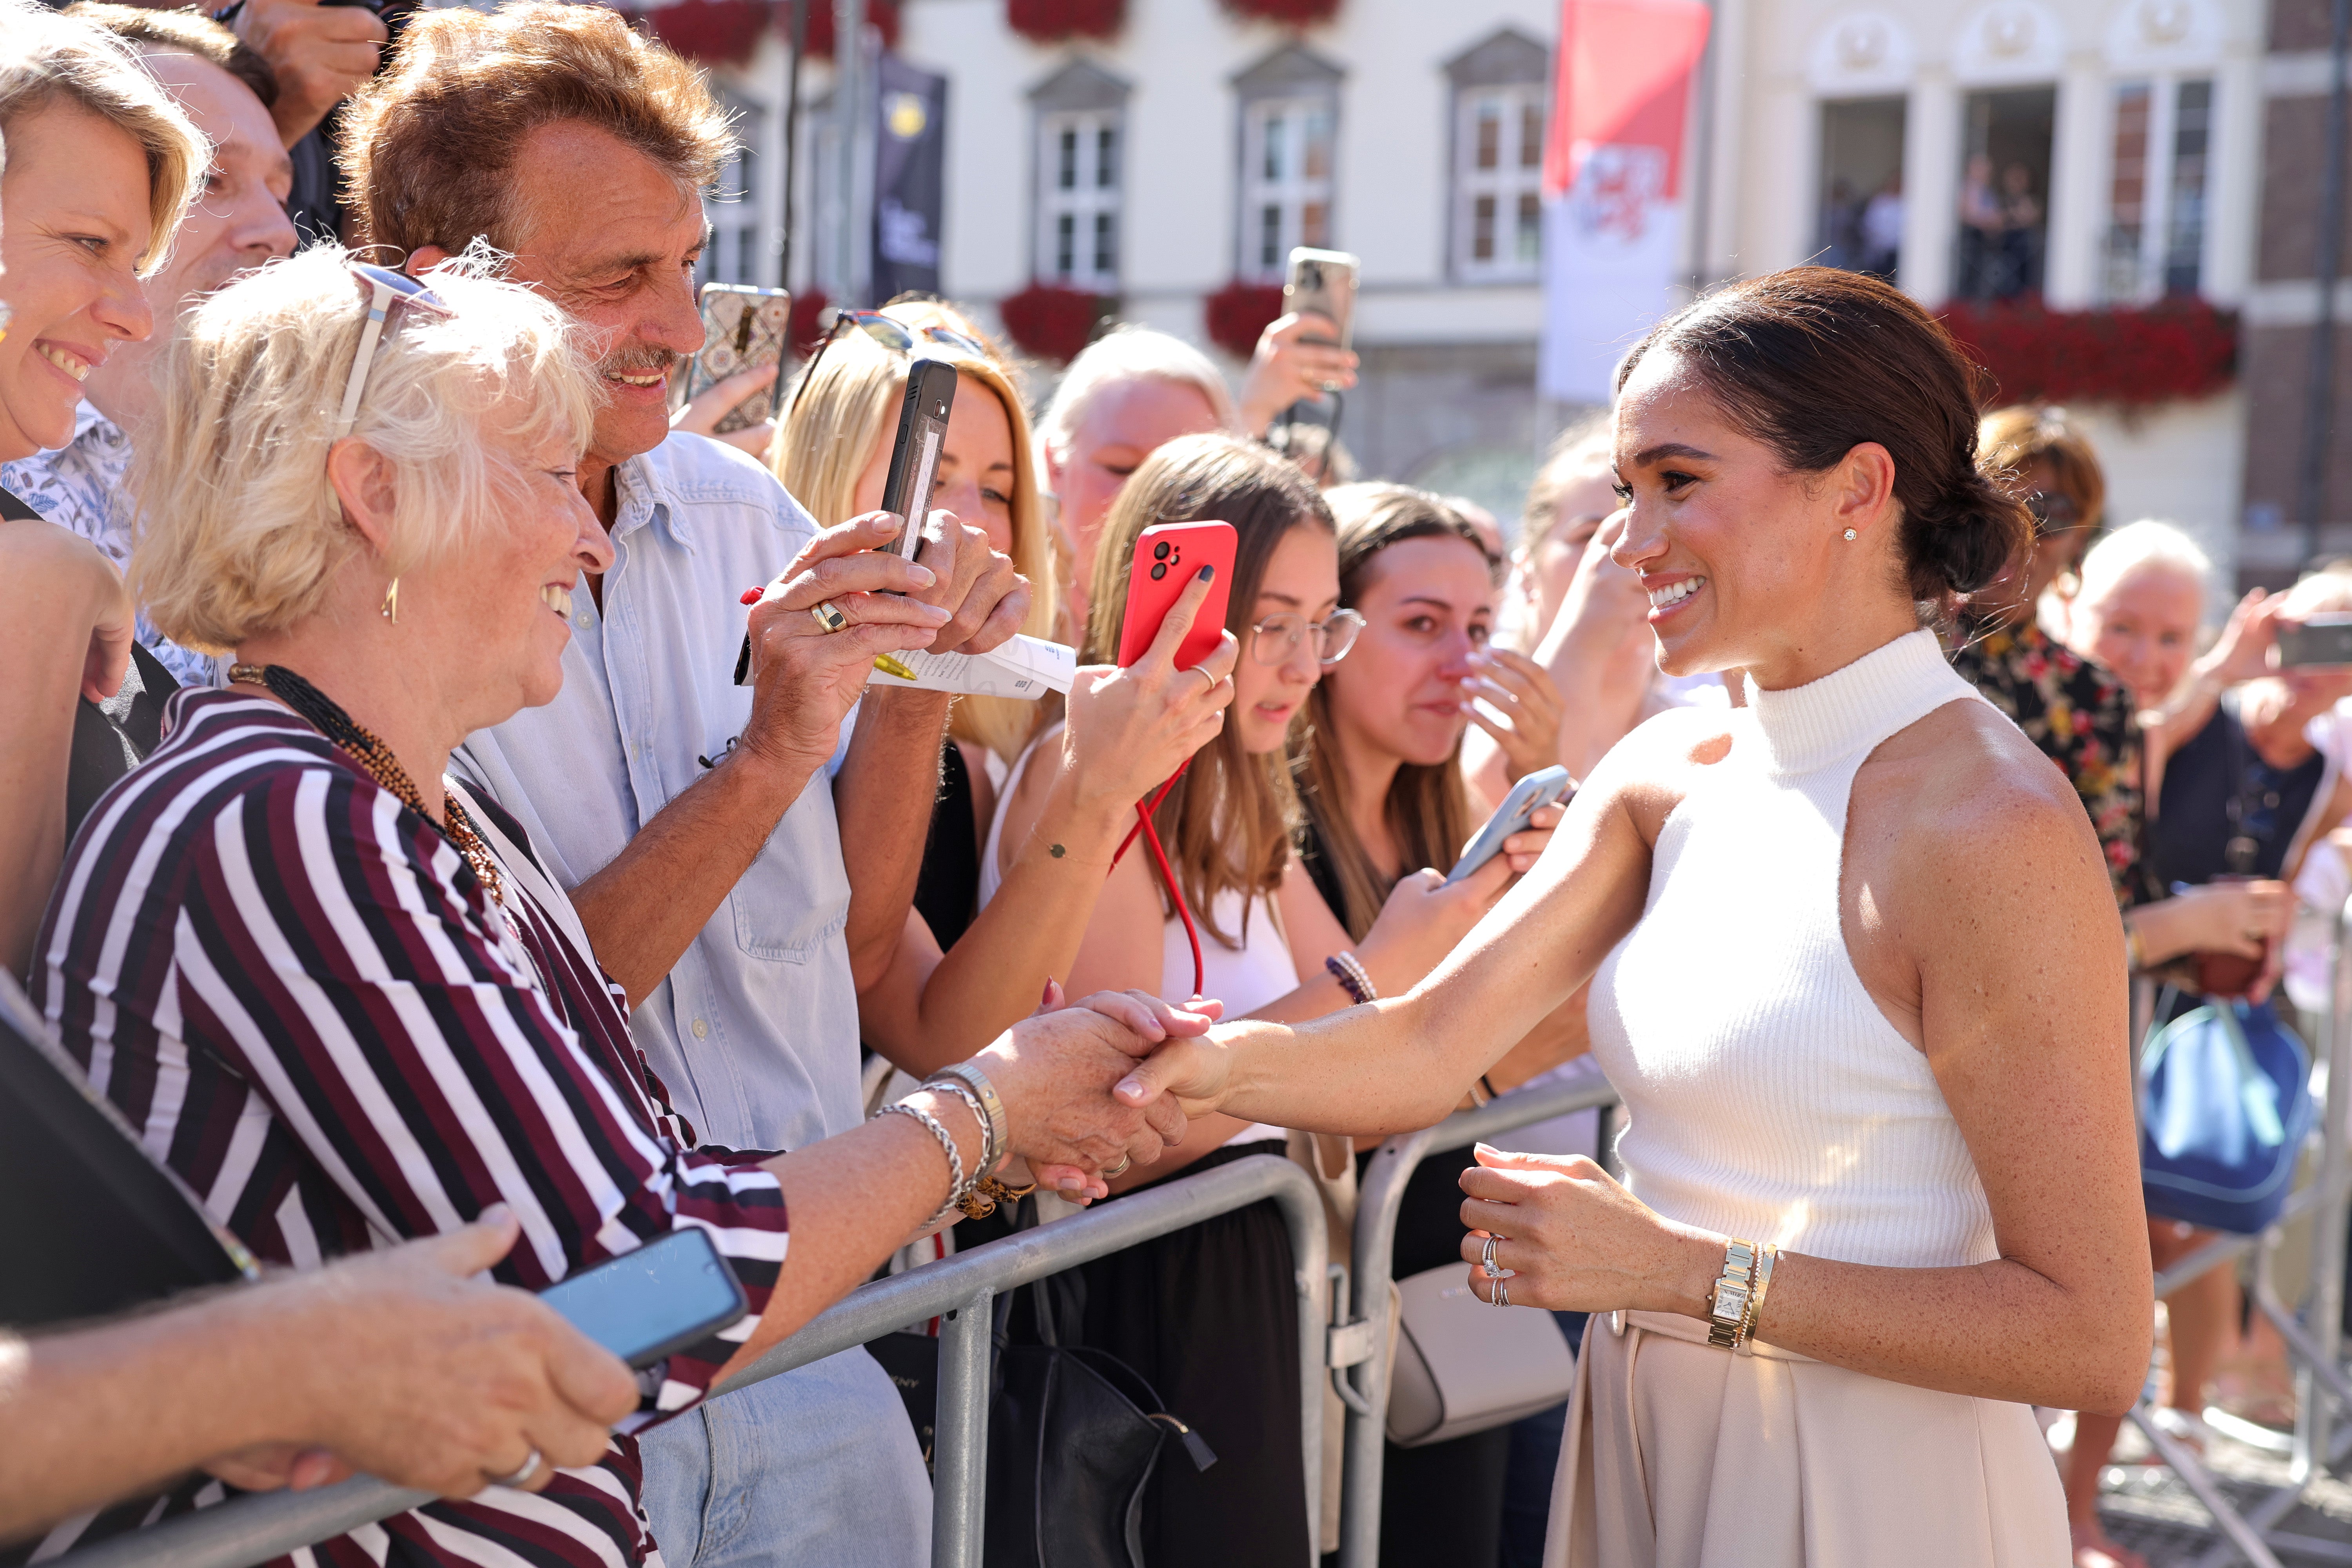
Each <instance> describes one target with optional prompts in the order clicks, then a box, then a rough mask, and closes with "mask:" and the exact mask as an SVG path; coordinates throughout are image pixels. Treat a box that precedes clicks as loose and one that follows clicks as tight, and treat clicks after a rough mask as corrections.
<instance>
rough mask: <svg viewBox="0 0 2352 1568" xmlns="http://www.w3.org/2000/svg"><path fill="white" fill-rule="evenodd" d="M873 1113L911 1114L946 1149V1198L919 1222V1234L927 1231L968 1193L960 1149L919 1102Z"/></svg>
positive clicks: (900, 1103)
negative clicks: (920, 1227) (921, 1230)
mask: <svg viewBox="0 0 2352 1568" xmlns="http://www.w3.org/2000/svg"><path fill="white" fill-rule="evenodd" d="M874 1115H875V1117H876V1118H877V1120H878V1119H880V1118H882V1117H885V1116H911V1117H913V1118H914V1119H915V1120H916V1121H919V1122H921V1123H922V1124H923V1126H924V1128H925V1129H926V1130H927V1131H929V1133H930V1135H931V1136H932V1137H933V1138H936V1139H938V1140H939V1144H940V1148H941V1149H944V1150H945V1151H947V1156H948V1201H947V1202H945V1203H943V1204H941V1205H940V1206H939V1212H937V1213H936V1214H934V1215H931V1217H930V1218H929V1219H927V1220H925V1221H924V1222H923V1234H926V1235H928V1234H929V1233H930V1232H931V1231H935V1230H937V1229H939V1228H940V1226H942V1225H945V1224H946V1223H947V1222H948V1218H949V1216H950V1215H953V1214H954V1213H955V1212H956V1210H957V1208H958V1206H959V1205H961V1202H962V1200H963V1199H964V1198H965V1197H966V1196H967V1195H968V1194H969V1189H967V1188H966V1187H965V1186H964V1181H963V1152H962V1151H961V1150H960V1149H958V1148H957V1147H956V1141H955V1137H954V1135H953V1134H952V1133H950V1131H948V1130H947V1129H946V1128H945V1127H943V1126H941V1125H940V1119H939V1118H938V1117H936V1116H933V1115H932V1114H931V1113H930V1112H929V1111H928V1110H924V1109H923V1108H922V1107H921V1106H919V1105H914V1104H910V1103H908V1101H906V1100H898V1101H897V1102H896V1103H895V1104H890V1105H886V1106H884V1107H883V1108H882V1109H881V1110H877V1111H876V1112H875V1113H874Z"/></svg>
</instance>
